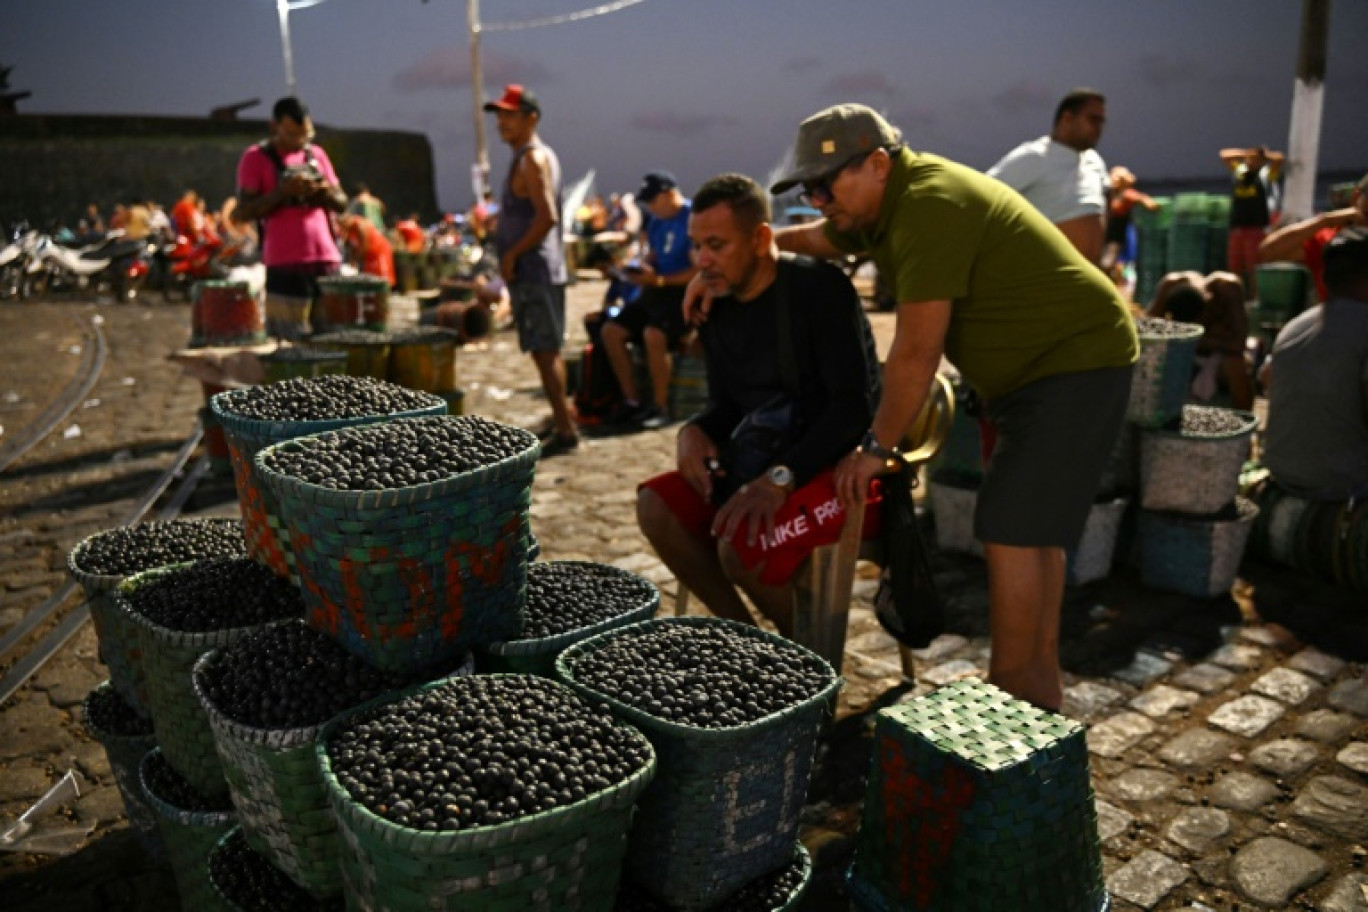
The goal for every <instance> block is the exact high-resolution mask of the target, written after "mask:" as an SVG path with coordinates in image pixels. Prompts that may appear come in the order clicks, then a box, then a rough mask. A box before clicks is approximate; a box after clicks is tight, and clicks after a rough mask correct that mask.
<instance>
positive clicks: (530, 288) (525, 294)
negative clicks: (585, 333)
mask: <svg viewBox="0 0 1368 912" xmlns="http://www.w3.org/2000/svg"><path fill="white" fill-rule="evenodd" d="M508 297H509V299H510V301H511V303H512V305H513V320H514V322H515V323H517V325H518V347H519V348H521V349H522V350H523V351H525V352H540V351H557V352H558V351H560V350H561V346H562V345H564V344H565V286H564V285H541V284H538V283H534V282H514V283H513V284H512V285H510V286H509V287H508Z"/></svg>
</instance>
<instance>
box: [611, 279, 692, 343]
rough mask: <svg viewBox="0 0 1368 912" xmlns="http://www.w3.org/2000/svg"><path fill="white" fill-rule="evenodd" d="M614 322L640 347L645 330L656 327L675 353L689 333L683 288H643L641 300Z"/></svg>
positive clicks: (674, 286) (632, 304) (623, 309)
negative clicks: (629, 334) (685, 317)
mask: <svg viewBox="0 0 1368 912" xmlns="http://www.w3.org/2000/svg"><path fill="white" fill-rule="evenodd" d="M612 321H613V322H614V323H616V324H618V325H619V326H621V327H622V328H624V329H626V330H627V331H628V332H630V333H631V334H632V340H633V341H634V342H636V343H637V344H638V345H640V344H641V343H642V333H644V332H645V331H646V327H648V326H654V327H655V328H656V329H659V330H660V331H661V332H663V333H664V334H665V339H666V343H667V344H668V345H669V347H670V350H671V351H674V350H676V349H678V348H679V341H680V340H681V339H683V338H684V336H685V335H686V334H687V332H688V329H689V327H688V324H686V323H685V322H684V286H683V285H666V286H665V287H663V288H655V287H649V288H643V289H642V290H641V297H640V298H638V299H637V300H636V301H634V302H632V303H631V304H628V305H627V306H626V307H624V308H622V310H620V311H619V312H618V315H617V316H616V317H613V318H612Z"/></svg>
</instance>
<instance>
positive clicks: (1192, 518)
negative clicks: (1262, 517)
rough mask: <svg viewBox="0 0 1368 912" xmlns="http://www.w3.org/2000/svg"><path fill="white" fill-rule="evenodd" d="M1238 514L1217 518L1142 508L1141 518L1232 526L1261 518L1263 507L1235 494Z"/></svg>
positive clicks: (1248, 498) (1171, 522)
mask: <svg viewBox="0 0 1368 912" xmlns="http://www.w3.org/2000/svg"><path fill="white" fill-rule="evenodd" d="M1234 502H1235V504H1236V515H1235V516H1229V517H1225V518H1217V517H1216V516H1215V515H1213V514H1210V513H1201V514H1193V513H1182V512H1179V511H1178V510H1146V509H1144V508H1141V510H1140V517H1139V518H1140V520H1142V521H1147V522H1162V523H1167V524H1169V525H1200V526H1231V525H1239V524H1241V523H1252V522H1254V520H1256V519H1258V518H1259V513H1260V512H1262V508H1261V507H1260V506H1259V505H1258V504H1257V503H1256V502H1255V501H1254V500H1253V498H1250V497H1246V496H1245V495H1243V494H1236V495H1235V501H1234Z"/></svg>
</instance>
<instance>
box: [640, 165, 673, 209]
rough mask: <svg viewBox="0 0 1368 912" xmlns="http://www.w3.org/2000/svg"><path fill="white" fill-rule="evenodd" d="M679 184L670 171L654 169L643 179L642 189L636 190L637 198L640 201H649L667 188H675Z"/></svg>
mask: <svg viewBox="0 0 1368 912" xmlns="http://www.w3.org/2000/svg"><path fill="white" fill-rule="evenodd" d="M678 186H679V182H678V181H676V180H675V176H674V175H673V174H671V173H670V172H669V171H652V172H650V173H649V174H647V175H646V177H645V179H643V180H642V182H641V189H640V190H638V191H637V192H636V198H637V200H638V201H640V202H643V203H649V202H650V201H651V200H653V199H655V198H656V197H657V196H659V195H660V194H662V193H664V192H665V191H666V190H673V189H674V188H675V187H678Z"/></svg>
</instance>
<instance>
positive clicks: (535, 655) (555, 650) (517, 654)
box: [484, 561, 660, 678]
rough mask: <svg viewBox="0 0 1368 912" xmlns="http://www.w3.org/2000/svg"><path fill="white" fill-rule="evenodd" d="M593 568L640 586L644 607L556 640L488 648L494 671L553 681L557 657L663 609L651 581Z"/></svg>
mask: <svg viewBox="0 0 1368 912" xmlns="http://www.w3.org/2000/svg"><path fill="white" fill-rule="evenodd" d="M551 563H562V564H572V565H580V566H588V565H590V562H589V561H552V562H551ZM592 566H594V567H595V568H596V569H598V570H599V571H600V572H603V573H610V574H614V575H618V576H621V577H622V578H623V579H624V580H630V581H632V582H635V583H638V584H639V585H640V586H641V594H642V599H641V602H640V604H638V605H635V606H634V607H633V608H632V609H631V610H629V611H624V612H623V613H622V614H619V615H617V616H616V617H611V618H608V619H607V620H604V621H599V622H598V623H597V624H591V625H589V626H587V627H581V628H579V629H577V630H568V631H566V632H565V633H560V634H557V635H555V636H546V637H536V638H528V639H514V640H504V641H502V642H498V643H491V644H489V646H487V647H485V650H484V653H485V655H486V657H487V660H488V665H489V667H490V669H491V670H492V671H502V672H520V673H524V674H535V675H541V676H542V677H546V678H549V677H553V676H554V675H555V673H556V657H557V656H559V655H560V654H561V653H562V652H563V651H565V649H566V648H568V647H570V646H573V645H574V644H576V643H579V642H582V641H584V640H587V639H589V638H590V637H594V636H598V635H599V634H600V633H606V632H608V631H609V630H616V629H617V628H619V627H626V626H627V625H628V624H635V623H637V622H638V621H644V620H647V619H649V618H652V617H654V616H655V613H656V611H658V610H659V609H660V590H659V589H657V588H656V587H655V584H654V583H652V582H651V581H650V580H648V579H645V578H643V577H640V576H637V575H636V574H635V573H631V572H629V571H627V570H622V569H619V568H617V567H613V566H609V565H606V564H593V565H592Z"/></svg>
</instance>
